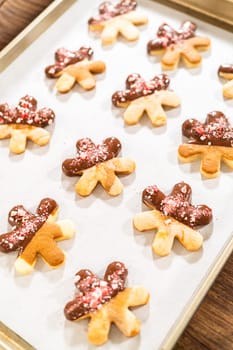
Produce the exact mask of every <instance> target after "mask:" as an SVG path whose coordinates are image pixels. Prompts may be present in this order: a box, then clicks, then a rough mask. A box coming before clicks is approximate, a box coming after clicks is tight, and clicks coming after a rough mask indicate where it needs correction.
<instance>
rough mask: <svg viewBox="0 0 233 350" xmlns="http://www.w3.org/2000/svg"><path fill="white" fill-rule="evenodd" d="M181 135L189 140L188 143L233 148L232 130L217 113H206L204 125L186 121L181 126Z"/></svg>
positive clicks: (222, 116) (223, 116) (194, 120)
mask: <svg viewBox="0 0 233 350" xmlns="http://www.w3.org/2000/svg"><path fill="white" fill-rule="evenodd" d="M182 133H183V135H184V136H186V137H187V138H189V143H195V144H201V145H209V146H210V145H215V146H225V147H233V128H232V127H231V125H230V123H229V121H228V119H227V118H226V116H225V115H224V114H223V113H222V112H219V111H213V112H210V113H208V115H207V117H206V120H205V122H204V123H201V122H199V121H198V120H196V119H187V120H186V121H185V122H184V123H183V125H182Z"/></svg>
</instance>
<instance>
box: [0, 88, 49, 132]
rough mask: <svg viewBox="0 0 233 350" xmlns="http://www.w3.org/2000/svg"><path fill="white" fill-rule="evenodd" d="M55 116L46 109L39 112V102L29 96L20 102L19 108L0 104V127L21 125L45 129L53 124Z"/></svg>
mask: <svg viewBox="0 0 233 350" xmlns="http://www.w3.org/2000/svg"><path fill="white" fill-rule="evenodd" d="M54 118H55V114H54V112H53V111H52V109H50V108H47V107H44V108H41V109H39V110H37V100H36V99H35V98H34V97H32V96H29V95H26V96H24V97H22V98H21V99H20V100H19V104H18V106H16V107H15V108H10V107H9V105H8V103H3V104H0V125H2V124H19V125H20V124H21V125H31V126H38V127H42V128H43V127H45V126H47V125H50V124H52V123H53V121H54Z"/></svg>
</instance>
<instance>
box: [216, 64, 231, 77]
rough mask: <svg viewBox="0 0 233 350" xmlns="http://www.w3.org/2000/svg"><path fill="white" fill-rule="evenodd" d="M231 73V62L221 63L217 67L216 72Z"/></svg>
mask: <svg viewBox="0 0 233 350" xmlns="http://www.w3.org/2000/svg"><path fill="white" fill-rule="evenodd" d="M221 73H223V74H233V64H223V65H221V66H219V68H218V74H219V75H221Z"/></svg>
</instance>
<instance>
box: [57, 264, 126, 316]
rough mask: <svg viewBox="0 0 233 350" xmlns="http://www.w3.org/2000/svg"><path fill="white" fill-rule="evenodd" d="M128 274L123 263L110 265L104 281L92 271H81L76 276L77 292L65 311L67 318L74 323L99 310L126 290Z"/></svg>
mask: <svg viewBox="0 0 233 350" xmlns="http://www.w3.org/2000/svg"><path fill="white" fill-rule="evenodd" d="M127 274H128V271H127V269H126V267H125V265H124V264H123V263H121V262H112V263H111V264H109V265H108V267H107V269H106V272H105V275H104V279H103V280H102V279H100V278H98V277H97V276H96V275H95V274H93V273H92V272H91V271H90V270H80V271H79V272H78V273H77V274H76V276H75V286H76V288H77V292H76V293H75V296H74V299H73V300H72V301H70V302H68V303H67V304H66V306H65V309H64V312H65V316H66V318H67V319H68V320H71V321H74V320H77V319H78V318H80V317H82V316H83V315H86V314H89V313H92V312H95V311H96V310H99V309H100V308H101V306H102V305H103V304H105V303H107V302H109V301H110V300H111V298H113V297H114V296H116V295H117V293H118V292H120V291H122V290H124V288H125V281H126V277H127Z"/></svg>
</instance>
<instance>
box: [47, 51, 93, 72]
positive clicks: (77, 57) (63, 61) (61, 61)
mask: <svg viewBox="0 0 233 350" xmlns="http://www.w3.org/2000/svg"><path fill="white" fill-rule="evenodd" d="M93 53H94V52H93V50H92V48H91V47H84V46H82V47H80V49H78V50H75V51H71V50H68V49H66V48H64V47H61V48H59V49H58V50H57V51H56V52H55V64H52V65H50V66H48V67H46V68H45V74H46V75H47V77H48V78H56V77H57V74H58V73H59V72H61V71H62V70H63V69H64V68H65V67H67V66H69V65H71V64H75V63H77V62H81V61H83V60H85V59H86V60H90V59H91V57H92V56H93Z"/></svg>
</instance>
